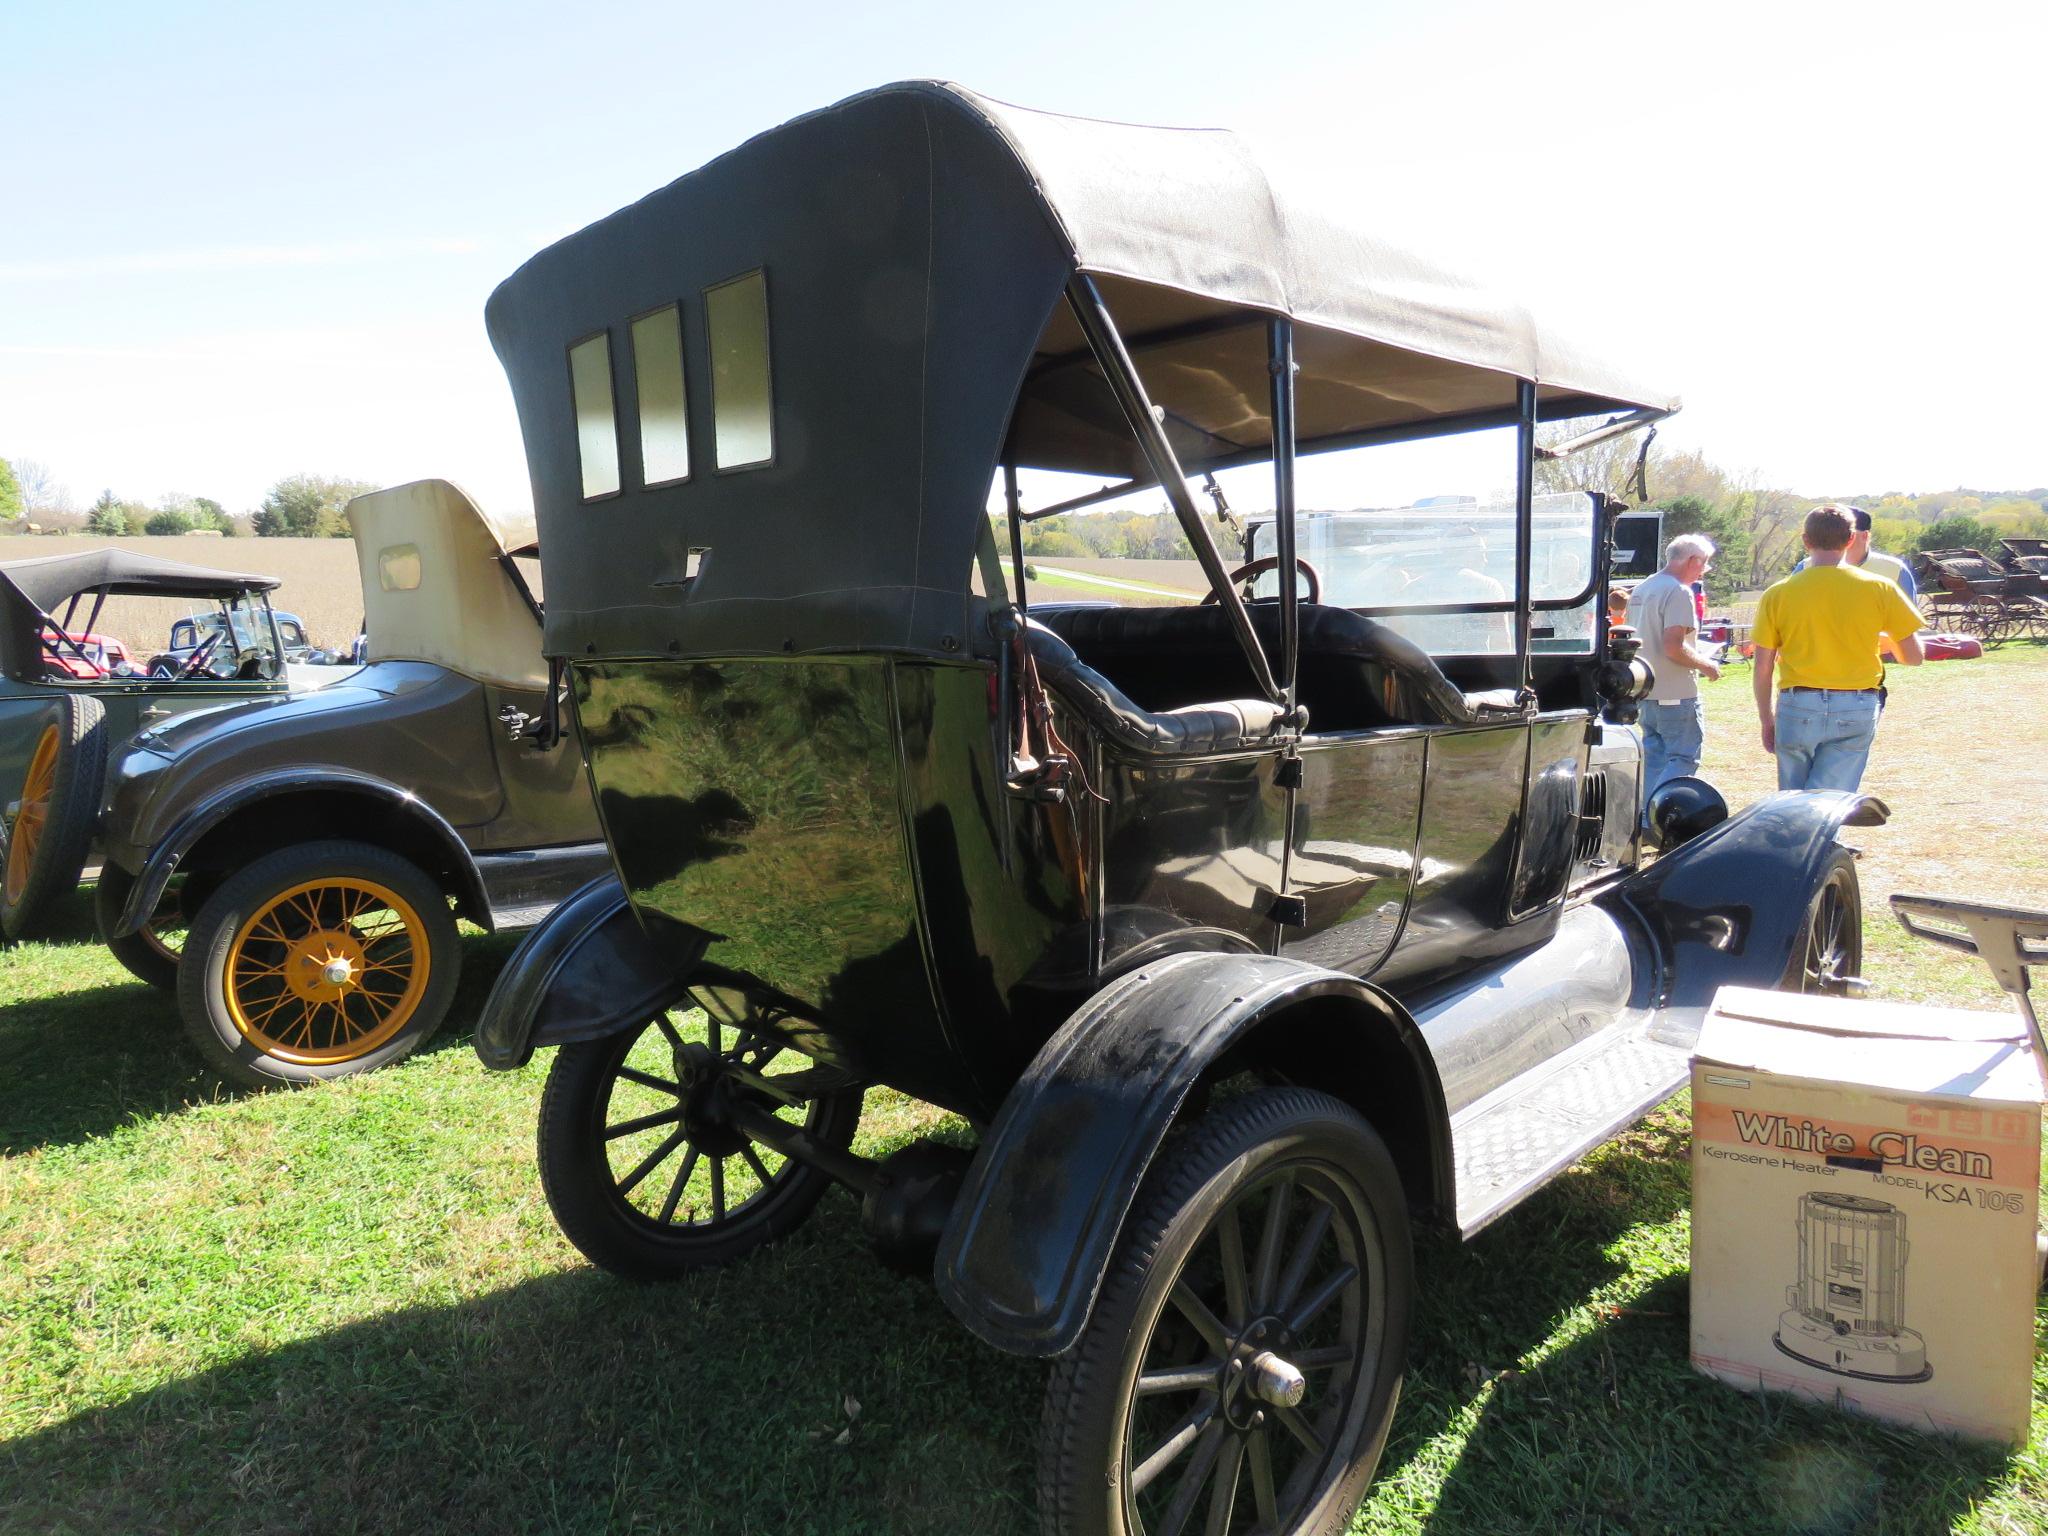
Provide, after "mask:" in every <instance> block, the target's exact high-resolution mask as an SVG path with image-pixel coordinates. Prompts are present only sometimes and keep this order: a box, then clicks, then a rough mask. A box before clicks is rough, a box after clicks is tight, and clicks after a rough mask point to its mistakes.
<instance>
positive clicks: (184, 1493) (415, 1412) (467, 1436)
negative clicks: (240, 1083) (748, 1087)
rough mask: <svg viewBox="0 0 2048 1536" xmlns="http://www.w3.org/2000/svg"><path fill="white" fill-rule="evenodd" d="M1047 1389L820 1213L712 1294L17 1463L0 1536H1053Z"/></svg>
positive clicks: (135, 1416)
mask: <svg viewBox="0 0 2048 1536" xmlns="http://www.w3.org/2000/svg"><path fill="white" fill-rule="evenodd" d="M1040 1379H1041V1376H1040V1369H1039V1368H1038V1367H1037V1366H1036V1365H1034V1364H1032V1363H1029V1362H1022V1361H1016V1360H1010V1359H1006V1358H1004V1357H1002V1356H999V1355H996V1354H994V1353H992V1352H991V1351H988V1350H986V1349H983V1348H981V1347H979V1346H977V1345H975V1344H974V1343H973V1342H972V1341H971V1340H969V1339H968V1337H967V1336H966V1334H965V1333H964V1332H963V1331H962V1330H961V1329H960V1328H959V1327H958V1326H957V1325H956V1324H954V1323H953V1322H952V1320H951V1319H950V1317H948V1316H947V1314H946V1313H945V1311H944V1309H943V1307H942V1306H941V1305H940V1304H939V1302H938V1300H937V1298H936V1296H935V1295H934V1293H933V1291H932V1289H931V1287H930V1286H929V1285H928V1284H925V1283H923V1282H920V1281H915V1280H905V1279H899V1278H897V1277H895V1276H892V1275H890V1274H889V1273H887V1272H886V1271H884V1270H882V1269H881V1268H880V1267H879V1266H878V1265H876V1264H875V1263H874V1261H873V1260H872V1258H871V1257H870V1256H869V1255H868V1252H867V1249H866V1247H865V1245H864V1244H863V1243H862V1242H861V1240H860V1237H859V1231H858V1222H857V1219H856V1217H855V1214H854V1208H853V1204H852V1202H851V1201H850V1200H847V1199H845V1198H843V1197H830V1198H828V1200H827V1202H826V1204H825V1205H824V1206H823V1207H821V1208H820V1211H819V1213H818V1215H817V1216H815V1217H814V1218H813V1220H812V1223H811V1225H810V1226H809V1227H808V1228H806V1229H805V1230H804V1231H803V1232H801V1233H799V1234H798V1235H797V1236H796V1237H795V1238H793V1239H791V1240H790V1241H789V1242H787V1243H785V1244H784V1245H782V1246H781V1247H779V1248H776V1249H774V1250H771V1251H770V1252H767V1253H764V1254H761V1255H759V1256H757V1257H756V1258H755V1259H753V1260H751V1261H748V1262H744V1263H741V1264H739V1265H737V1266H735V1267H733V1268H731V1269H728V1270H725V1271H721V1272H715V1273H712V1274H709V1275H706V1276H704V1277H701V1279H699V1280H693V1281H691V1282H687V1283H683V1284H677V1285H671V1286H653V1285H636V1284H630V1283H627V1282H624V1281H620V1280H617V1279H614V1278H611V1277H609V1276H605V1275H602V1274H599V1273H597V1272H595V1271H591V1270H587V1269H584V1270H575V1271H571V1272H568V1273H565V1274H558V1275H552V1276H547V1277H544V1278H540V1279H536V1280H531V1281H527V1282H525V1283H522V1284H519V1285H515V1286H512V1287H510V1288H509V1289H506V1290H503V1291H500V1292H497V1293H495V1294H492V1295H490V1296H487V1297H484V1298H482V1299H480V1300H477V1301H473V1302H468V1303H464V1304H461V1305H457V1306H452V1307H442V1308H419V1309H414V1310H408V1311H403V1312H396V1313H393V1314H391V1315H388V1316H385V1317H381V1318H378V1319H376V1320H374V1321H371V1322H366V1323H362V1324H358V1325H355V1326H352V1327H347V1328H343V1329H340V1330H338V1331H336V1332H334V1333H331V1334H327V1335H325V1336H322V1337H320V1338H317V1339H314V1340H311V1341H308V1342H305V1343H299V1344H293V1345H289V1346H287V1347H285V1348H282V1349H278V1350H276V1351H274V1352H272V1353H269V1354H264V1355H258V1356H252V1357H249V1358H245V1359H241V1360H237V1361H236V1362H234V1363H232V1364H229V1365H225V1366H222V1367H219V1368H218V1369H215V1370H212V1371H208V1372H205V1373H203V1374H201V1375H198V1376H194V1377H191V1378H189V1379H187V1380H183V1381H179V1382H176V1383H174V1384H171V1385H168V1386H164V1387H161V1388H159V1389H157V1390H154V1391H149V1392H145V1393H143V1394H141V1395H140V1396H137V1397H135V1398H132V1399H130V1400H129V1401H127V1402H125V1403H122V1404H120V1405H119V1406H116V1407H111V1408H107V1409H103V1410H100V1411H96V1412H89V1413H86V1414H82V1415H80V1416H79V1417H77V1418H75V1419H73V1420H70V1421H69V1422H66V1423H63V1424H60V1425H57V1426H55V1427H53V1428H50V1429H47V1430H44V1431H42V1432H40V1433H36V1434H31V1435H27V1436H24V1437H22V1438H21V1439H19V1440H16V1441H15V1442H13V1443H12V1444H11V1445H9V1446H6V1447H4V1448H0V1486H6V1487H8V1488H9V1489H10V1493H9V1496H8V1499H7V1500H6V1501H5V1503H6V1508H5V1510H4V1511H0V1530H8V1531H17V1530H18V1531H31V1530H32V1531H38V1532H50V1531H77V1532H88V1531H91V1532H100V1531H115V1530H145V1529H146V1530H179V1531H197V1530H205V1529H233V1530H236V1531H279V1532H286V1531H290V1532H297V1531H304V1530H319V1531H323V1532H340V1531H404V1532H409V1533H410V1532H422V1533H424V1532H438V1531H492V1532H497V1531H550V1532H553V1531H562V1532H569V1531H576V1532H581V1531H591V1532H596V1531H608V1532H621V1531H676V1532H683V1531H687V1532H692V1533H701V1532H724V1531H734V1532H738V1531H753V1532H777V1533H780V1532H785V1531H831V1532H835V1533H837V1532H849V1533H851V1532H877V1533H879V1532H918V1531H935V1532H936V1531H944V1532H946V1533H948V1536H956V1533H959V1532H961V1531H963V1530H972V1531H973V1532H974V1536H1004V1533H1008V1532H1018V1533H1022V1532H1025V1531H1027V1530H1031V1529H1035V1524H1034V1521H1033V1517H1032V1513H1031V1507H1030V1499H1031V1470H1030V1469H1031V1458H1032V1456H1033V1454H1034V1453H1035V1435H1034V1430H1035V1427H1036V1426H1035V1422H1034V1421H1035V1418H1036V1409H1037V1405H1038V1394H1039V1386H1040ZM842 1435H843V1436H844V1439H843V1441H842V1439H841V1437H842Z"/></svg>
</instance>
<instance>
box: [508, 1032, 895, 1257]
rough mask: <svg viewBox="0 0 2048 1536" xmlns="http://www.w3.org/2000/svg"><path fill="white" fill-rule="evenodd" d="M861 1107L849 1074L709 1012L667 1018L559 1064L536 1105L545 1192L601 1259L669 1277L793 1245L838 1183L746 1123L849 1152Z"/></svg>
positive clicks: (578, 1241) (575, 1047) (572, 1235)
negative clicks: (768, 1123)
mask: <svg viewBox="0 0 2048 1536" xmlns="http://www.w3.org/2000/svg"><path fill="white" fill-rule="evenodd" d="M860 1100H861V1093H860V1089H859V1087H858V1086H857V1085H855V1084H853V1083H851V1082H850V1081H849V1080H848V1079H847V1078H846V1077H845V1076H844V1075H843V1074H841V1073H839V1072H838V1071H836V1070H835V1069H833V1068H829V1067H818V1066H813V1065H812V1064H811V1063H810V1062H809V1061H808V1060H807V1059H806V1058H805V1057H803V1056H801V1055H799V1054H798V1053H796V1052H795V1051H793V1050H791V1049H789V1048H788V1047H786V1046H784V1045H781V1044H780V1043H778V1042H776V1041H774V1040H771V1039H769V1038H768V1037H766V1036H764V1035H760V1034H755V1033H751V1032H749V1031H746V1030H743V1029H739V1028H736V1027H734V1026H733V1025H731V1024H723V1023H721V1022H720V1021H719V1020H718V1019H717V1018H715V1017H713V1016H712V1015H711V1014H710V1013H709V1012H707V1011H703V1010H695V1011H690V1012H680V1011H678V1012H674V1013H668V1012H664V1013H661V1014H657V1015H656V1016H655V1017H654V1018H652V1019H650V1020H648V1021H647V1022H646V1023H644V1024H641V1025H639V1026H637V1027H632V1028H627V1029H625V1030H622V1031H620V1032H618V1033H615V1034H612V1035H608V1036H606V1037H604V1038H603V1039H599V1040H585V1041H579V1042H576V1043H574V1044H570V1045H565V1046H563V1047H562V1048H561V1049H560V1051H559V1052H558V1053H557V1054H556V1057H555V1064H554V1067H553V1068H552V1069H551V1070H550V1071H549V1073H548V1083H547V1089H546V1091H545V1093H544V1094H543V1095H542V1098H541V1111H540V1137H539V1154H540V1171H541V1183H542V1186H543V1188H544V1189H545V1190H546V1192H547V1197H548V1204H549V1206H550V1207H551V1208H552V1209H553V1211H554V1214H555V1220H556V1222H557V1223H558V1224H559V1225H560V1226H561V1229H562V1232H563V1234H564V1235H565V1236H566V1237H568V1239H569V1240H570V1241H571V1242H572V1243H574V1244H575V1245H576V1246H577V1247H578V1248H580V1249H581V1250H582V1251H583V1253H584V1254H585V1255H586V1256H587V1257H588V1258H589V1259H590V1260H591V1261H592V1262H593V1263H595V1264H598V1265H601V1266H602V1267H604V1268H606V1269H609V1270H612V1271H614V1272H616V1273H618V1274H623V1275H631V1276H634V1277H636V1278H640V1279H651V1280H663V1279H673V1278H676V1277H678V1276H680V1275H683V1274H687V1273H688V1272H689V1271H691V1270H693V1269H702V1268H705V1267H708V1266H710V1265H715V1264H724V1263H729V1262H731V1261H732V1260H734V1259H736V1258H739V1257H740V1256H741V1255H743V1254H746V1253H750V1252H752V1251H753V1250H754V1249H756V1248H758V1247H760V1246H762V1245H763V1244H764V1243H768V1242H771V1241H773V1240H774V1239H776V1238H778V1237H781V1236H783V1235H785V1234H786V1233H788V1232H789V1231H791V1230H792V1229H794V1228H795V1227H796V1226H797V1224H798V1223H799V1222H801V1221H802V1220H803V1219H804V1218H805V1217H806V1216H807V1215H809V1214H810V1212H811V1209H812V1207H814V1206H815V1205H816V1204H817V1203H818V1199H819V1197H820V1196H821V1195H823V1194H824V1192H825V1190H826V1188H827V1187H828V1186H829V1185H830V1183H831V1182H832V1181H831V1178H830V1176H829V1175H827V1174H825V1173H824V1172H823V1171H822V1170H820V1169H818V1168H817V1167H814V1166H812V1165H810V1164H808V1163H805V1162H800V1161H798V1160H797V1159H796V1158H794V1157H791V1156H788V1155H787V1154H786V1153H784V1152H782V1151H778V1150H776V1148H774V1147H772V1146H770V1145H768V1143H767V1142H765V1141H763V1140H761V1139H759V1137H758V1135H756V1134H753V1133H750V1132H749V1130H748V1129H747V1128H746V1125H745V1123H744V1122H746V1121H747V1120H748V1119H749V1117H758V1116H766V1117H769V1118H772V1119H774V1120H778V1121H780V1122H781V1123H782V1125H783V1126H784V1127H787V1128H788V1129H789V1130H790V1131H801V1132H802V1133H804V1134H805V1135H806V1136H808V1138H809V1139H810V1140H812V1141H813V1142H815V1143H817V1144H819V1145H821V1146H823V1147H826V1148H829V1149H832V1150H835V1151H843V1150H845V1148H847V1147H848V1146H850V1145H851V1144H852V1141H853V1133H854V1130H855V1128H856V1127H857V1126H858V1125H859V1123H860ZM756 1123H757V1124H758V1122H756Z"/></svg>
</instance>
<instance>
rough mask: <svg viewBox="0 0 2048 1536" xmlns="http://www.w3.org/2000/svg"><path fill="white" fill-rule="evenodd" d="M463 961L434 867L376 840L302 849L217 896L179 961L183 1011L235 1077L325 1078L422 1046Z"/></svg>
mask: <svg viewBox="0 0 2048 1536" xmlns="http://www.w3.org/2000/svg"><path fill="white" fill-rule="evenodd" d="M461 967H462V947H461V944H460V942H459V940H458V939H457V936H456V932H455V916H454V914H453V913H452V912H450V911H449V910H448V898H447V896H446V895H445V894H443V892H442V890H441V888H440V887H439V886H438V885H436V884H435V883H434V881H433V879H432V878H431V877H429V876H428V875H427V874H426V873H425V872H424V871H422V870H421V869H419V868H418V867H417V866H416V865H414V864H412V863H411V862H409V861H408V860H406V859H402V858H400V857H399V856H398V855H397V854H395V853H391V852H389V851H388V850H386V849H383V848H379V847H376V846H375V845H374V844H370V843H349V842H325V843H301V844H299V845H298V846H296V847H292V848H282V849H279V850H278V851H277V852H276V853H273V854H270V855H268V856H267V857H265V858H261V859H258V860H257V861H256V862H255V863H253V864H251V865H249V866H248V868H246V869H243V870H240V871H238V872H237V873H235V874H234V875H231V876H229V877H228V879H226V880H225V881H223V882H222V883H221V885H220V886H219V887H218V888H217V889H216V890H215V891H214V892H213V894H212V895H211V896H209V897H208V898H207V899H206V903H205V905H203V906H202V907H201V908H200V909H199V912H198V915H197V916H195V917H194V918H193V920H192V927H191V930H190V932H189V933H188V934H187V936H186V939H185V951H184V956H183V959H182V960H181V962H180V964H179V966H178V1011H179V1013H180V1014H182V1015H183V1017H184V1021H185V1032H186V1034H188V1035H189V1036H190V1037H191V1039H192V1043H193V1044H194V1045H196V1046H197V1047H198V1048H199V1052H200V1054H201V1055H202V1056H204V1057H205V1058H206V1060H207V1062H208V1064H209V1065H210V1066H212V1067H213V1068H214V1069H215V1070H216V1071H218V1072H219V1073H220V1074H221V1075H222V1076H223V1077H227V1078H231V1079H233V1080H234V1081H235V1082H238V1083H244V1084H247V1085H249V1086H250V1087H258V1088H260V1087H271V1086H275V1085H276V1084H279V1083H292V1084H304V1083H317V1082H326V1081H328V1080H330V1079H332V1078H338V1077H352V1076H354V1075H355V1074H356V1073H358V1072H369V1071H374V1070H375V1069H376V1068H378V1067H384V1066H389V1065H390V1064H391V1063H393V1062H395V1061H399V1060H402V1059H403V1058H405V1057H407V1056H409V1055H411V1054H412V1053H413V1052H414V1051H416V1050H418V1049H419V1048H420V1046H421V1045H423V1044H424V1043H425V1042H426V1041H427V1039H428V1038H429V1037H430V1036H431V1035H432V1034H433V1033H434V1031H435V1030H436V1029H438V1028H440V1026H441V1020H442V1019H443V1018H444V1017H445V1016H446V1014H447V1012H448V1005H449V1003H450V1002H452V1001H453V1000H454V997H455V982H456V977H457V975H458V974H459V972H460V970H461Z"/></svg>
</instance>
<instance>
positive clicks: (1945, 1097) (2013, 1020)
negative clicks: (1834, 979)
mask: <svg viewBox="0 0 2048 1536" xmlns="http://www.w3.org/2000/svg"><path fill="white" fill-rule="evenodd" d="M2041 1102H2042V1084H2041V1074H2040V1070H2039V1067H2038V1065H2037V1064H2036V1062H2035V1060H2034V1055H2033V1051H2032V1049H2031V1047H2030V1045H2029V1043H2028V1037H2027V1032H2026V1026H2025V1024H2024V1023H2023V1022H2022V1021H2021V1020H2020V1019H2019V1018H2018V1017H2017V1016H2007V1015H2001V1014H1990V1013H1965V1012H1960V1011H1957V1010H1954V1009H1945V1008H1917V1007H1909V1006H1906V1005H1903V1004H1896V1003H1880V1002H1850V1001H1846V1000H1843V999H1840V998H1826V997H1807V996H1802V995H1799V994H1797V993H1785V992H1763V991H1757V990H1754V989H1752V988H1748V987H1726V988H1723V989H1722V991H1721V992H1720V994H1719V995H1718V996H1717V997H1716V998H1715V999H1714V1006H1713V1009H1712V1011H1711V1012H1709V1014H1708V1015H1707V1020H1706V1023H1705V1025H1704V1026H1703V1027H1702V1028H1701V1031H1700V1038H1699V1044H1698V1046H1697V1048H1696V1049H1695V1051H1694V1054H1693V1066H1692V1106H1693V1110H1692V1112H1693V1158H1692V1170H1693V1183H1692V1360H1693V1364H1694V1365H1695V1366H1696V1367H1697V1368H1698V1369H1700V1370H1702V1371H1705V1372H1706V1373H1707V1374H1709V1375H1711V1376H1716V1377H1719V1378H1720V1379H1721V1380H1722V1381H1725V1382H1727V1383H1729V1384H1730V1385H1731V1386H1737V1387H1741V1388H1743V1389H1744V1390H1746V1391H1752V1392H1755V1391H1764V1390H1769V1391H1782V1392H1796V1393H1798V1394H1800V1395H1801V1396H1803V1397H1809V1398H1813V1399H1815V1400H1817V1401H1820V1402H1826V1403H1833V1404H1835V1405H1837V1406H1838V1407H1842V1408H1846V1409H1849V1410H1851V1411H1853V1412H1856V1413H1864V1414H1870V1415H1872V1416H1874V1417H1877V1418H1883V1419H1892V1420H1896V1421H1897V1422H1899V1423H1902V1424H1911V1425H1915V1426H1917V1427H1919V1428H1922V1429H1927V1430H1933V1431H1937V1432H1941V1433H1948V1434H1958V1435H1968V1436H1972V1437H1975V1438H1980V1439H1986V1440H2002V1441H2007V1442H2010V1443H2019V1442H2023V1441H2024V1440H2025V1439H2026V1435H2027V1419H2028V1409H2029V1406H2030V1402H2031V1386H2032V1379H2033V1368H2034V1299H2035V1291H2036V1285H2037V1271H2036V1262H2035V1251H2034V1232H2035V1226H2036V1216H2037V1206H2038V1203H2039V1191H2040V1174H2041Z"/></svg>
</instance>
